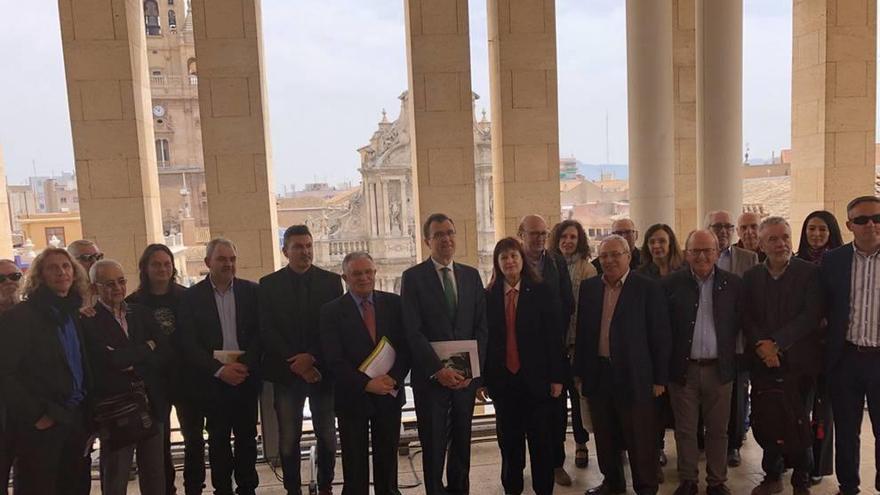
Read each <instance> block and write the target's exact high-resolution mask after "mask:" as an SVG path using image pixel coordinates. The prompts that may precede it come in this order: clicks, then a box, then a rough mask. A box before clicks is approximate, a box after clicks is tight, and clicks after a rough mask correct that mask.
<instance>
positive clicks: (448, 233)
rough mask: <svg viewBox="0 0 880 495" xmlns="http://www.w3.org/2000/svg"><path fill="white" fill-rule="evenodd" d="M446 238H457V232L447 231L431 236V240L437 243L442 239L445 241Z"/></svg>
mask: <svg viewBox="0 0 880 495" xmlns="http://www.w3.org/2000/svg"><path fill="white" fill-rule="evenodd" d="M445 237H448V238H450V239H453V238H455V231H454V230H447V231H445V232H434V234H433V235H432V236H431V239H434V240H435V241H439V240H440V239H443V238H445Z"/></svg>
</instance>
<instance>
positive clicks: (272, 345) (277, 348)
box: [259, 266, 342, 387]
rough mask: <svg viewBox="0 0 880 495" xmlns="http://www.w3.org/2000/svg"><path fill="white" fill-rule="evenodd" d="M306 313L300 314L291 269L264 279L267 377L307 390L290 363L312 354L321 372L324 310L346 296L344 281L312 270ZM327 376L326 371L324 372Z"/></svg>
mask: <svg viewBox="0 0 880 495" xmlns="http://www.w3.org/2000/svg"><path fill="white" fill-rule="evenodd" d="M309 272H310V275H309V276H310V277H311V283H310V284H309V288H308V308H307V311H306V314H298V313H299V312H298V311H297V307H296V305H295V304H293V302H294V301H293V298H294V297H295V294H294V286H293V280H292V278H291V270H290V268H288V267H287V266H285V267H283V268H281V269H280V270H278V271H276V272H275V273H270V274H269V275H266V276H265V277H263V278H261V279H260V289H259V299H260V310H259V313H260V336H261V339H262V343H263V349H264V355H263V376H264V377H265V379H267V380H269V381H271V382H276V383H283V384H286V385H289V386H298V387H305V385H306V382H305V381H304V380H303V379H302V378H301V377H299V376H297V375H296V374H294V373H293V372H291V371H290V365H289V363H288V362H287V359H288V358H291V357H293V356H295V355H297V354H300V353H309V354H311V355H312V356H314V357H315V358H316V360H317V362H316V365H315V366H316V367H317V368H318V369H319V370H320V369H321V367H322V366H323V363H322V362H321V340H320V334H319V332H320V328H319V325H320V309H321V306H323V305H324V304H326V303H328V302H330V301H332V300H334V299H336V298H337V297H339V296H341V295H342V278H341V277H340V276H339V275H338V274H336V273H333V272H329V271H327V270H323V269H321V268H318V267H317V266H312V267H311V268H309ZM322 373H323V372H322Z"/></svg>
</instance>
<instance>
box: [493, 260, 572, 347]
mask: <svg viewBox="0 0 880 495" xmlns="http://www.w3.org/2000/svg"><path fill="white" fill-rule="evenodd" d="M541 278H542V279H543V280H544V283H545V284H546V285H547V288H548V289H549V291H550V301H552V302H554V303H555V304H556V305H557V307H558V308H559V311H558V313H559V316H558V317H557V318H556V321H557V323H558V324H559V325H560V327H559V328H560V329H561V330H560V331H561V332H562V333H561V334H560V338H562V339H563V341H564V340H565V335H566V334H567V333H568V325H569V323H571V315H572V313H574V302H575V301H574V295H573V293H572V290H571V277H570V276H569V275H568V263H566V262H565V258H563V257H562V256H561V255H559V254H556V253H554V252H553V251H549V250H548V251H545V252H544V264H543V269H542V270H541ZM501 285H504V284H501Z"/></svg>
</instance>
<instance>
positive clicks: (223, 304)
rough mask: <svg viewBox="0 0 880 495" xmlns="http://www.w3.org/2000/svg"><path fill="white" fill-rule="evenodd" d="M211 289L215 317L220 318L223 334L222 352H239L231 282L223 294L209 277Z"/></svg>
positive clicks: (233, 293) (233, 292)
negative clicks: (215, 307)
mask: <svg viewBox="0 0 880 495" xmlns="http://www.w3.org/2000/svg"><path fill="white" fill-rule="evenodd" d="M208 280H209V281H210V282H211V288H212V289H213V290H214V302H216V303H217V316H219V317H220V331H221V333H222V334H223V350H224V351H239V350H241V349H239V347H238V329H237V328H236V324H235V317H236V314H235V291H234V287H233V284H232V282H230V283H229V288H227V289H226V291H225V292H220V290H219V289H218V288H217V286H216V285H214V281H213V280H211V277H210V276H209V277H208Z"/></svg>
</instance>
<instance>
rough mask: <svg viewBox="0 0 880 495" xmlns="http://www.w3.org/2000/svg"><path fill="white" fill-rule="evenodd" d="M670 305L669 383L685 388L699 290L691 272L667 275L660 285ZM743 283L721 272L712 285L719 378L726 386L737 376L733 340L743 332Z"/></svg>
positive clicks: (732, 275) (729, 274) (720, 270)
mask: <svg viewBox="0 0 880 495" xmlns="http://www.w3.org/2000/svg"><path fill="white" fill-rule="evenodd" d="M660 283H661V284H662V285H663V289H664V290H665V292H666V299H667V301H668V304H669V318H670V321H671V324H672V328H671V330H672V359H671V361H670V363H669V379H670V380H671V381H675V382H677V383H680V384H682V385H684V383H685V377H686V376H687V368H688V359H689V358H690V356H691V347H692V346H693V337H694V326H695V324H696V320H697V308H698V307H699V301H700V286H699V285H698V282H697V280H696V279H695V278H694V275H693V273H692V272H691V270H690V269H688V268H686V269H684V270H679V271H676V272H673V273H670V274H669V275H668V276H666V277H665V278H664V279H662V280H661V282H660ZM741 306H742V279H740V278H739V277H737V276H736V275H734V274H732V273H730V272H726V271H724V270H722V269H720V268H716V269H715V280H714V282H713V284H712V314H713V316H714V318H713V319H714V321H715V336H716V339H717V342H718V344H717V345H718V375H719V378H720V380H721V383H727V382H729V381H731V380H733V379H734V377H735V375H736V363H735V358H736V339H737V336H738V335H739V334H740V332H741V331H742V321H741V318H740V315H741V311H742V307H741Z"/></svg>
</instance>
